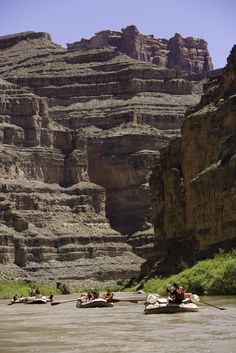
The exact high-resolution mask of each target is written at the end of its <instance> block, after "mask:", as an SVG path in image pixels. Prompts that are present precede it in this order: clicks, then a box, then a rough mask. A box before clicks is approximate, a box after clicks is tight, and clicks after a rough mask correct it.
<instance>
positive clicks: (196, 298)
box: [190, 294, 226, 310]
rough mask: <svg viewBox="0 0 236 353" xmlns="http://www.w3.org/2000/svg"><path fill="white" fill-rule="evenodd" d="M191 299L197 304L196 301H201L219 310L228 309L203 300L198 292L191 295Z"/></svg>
mask: <svg viewBox="0 0 236 353" xmlns="http://www.w3.org/2000/svg"><path fill="white" fill-rule="evenodd" d="M190 300H191V301H192V302H193V303H194V302H195V304H196V302H200V303H203V304H206V305H209V306H212V307H213V308H216V309H219V310H226V308H220V307H219V306H216V305H213V304H210V303H207V302H205V301H203V300H201V299H200V298H199V296H198V295H197V294H192V296H191V297H190Z"/></svg>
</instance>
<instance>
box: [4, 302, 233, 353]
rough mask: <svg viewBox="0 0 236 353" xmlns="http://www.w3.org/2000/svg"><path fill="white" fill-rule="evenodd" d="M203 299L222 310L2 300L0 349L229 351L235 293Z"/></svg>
mask: <svg viewBox="0 0 236 353" xmlns="http://www.w3.org/2000/svg"><path fill="white" fill-rule="evenodd" d="M67 298H69V296H68V297H67ZM204 300H205V301H208V302H210V303H212V304H215V305H220V306H225V307H226V308H227V310H225V311H221V310H218V309H215V308H212V307H209V306H200V310H199V312H198V313H179V314H162V315H144V314H143V304H132V303H127V304H124V303H122V304H121V303H117V304H115V306H114V308H91V309H77V308H75V303H65V304H61V305H58V306H50V304H46V305H24V304H15V305H12V306H7V305H6V304H7V301H3V300H2V301H0V308H1V318H0V352H1V353H20V352H22V353H23V352H24V353H25V352H27V353H28V352H34V353H72V352H79V353H80V352H81V353H91V352H94V353H108V352H109V353H124V352H136V353H146V352H147V353H152V352H155V353H157V352H161V353H172V352H173V353H178V352H181V353H182V352H183V351H185V352H190V351H191V352H193V353H223V352H224V353H234V352H235V346H236V325H235V324H236V322H235V321H236V297H220V298H214V299H213V298H204Z"/></svg>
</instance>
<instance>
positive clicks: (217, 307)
mask: <svg viewBox="0 0 236 353" xmlns="http://www.w3.org/2000/svg"><path fill="white" fill-rule="evenodd" d="M200 302H201V303H203V304H206V305H209V306H212V307H213V308H216V309H219V310H226V308H220V307H219V306H216V305H213V304H210V303H207V302H204V301H203V300H200Z"/></svg>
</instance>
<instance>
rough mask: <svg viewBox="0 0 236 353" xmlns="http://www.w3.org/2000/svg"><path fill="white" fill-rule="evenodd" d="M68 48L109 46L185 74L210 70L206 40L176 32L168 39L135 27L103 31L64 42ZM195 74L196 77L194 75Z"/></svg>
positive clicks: (201, 73) (201, 76)
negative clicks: (77, 40) (145, 33)
mask: <svg viewBox="0 0 236 353" xmlns="http://www.w3.org/2000/svg"><path fill="white" fill-rule="evenodd" d="M67 46H68V49H70V50H74V49H91V48H99V47H103V46H112V47H115V48H117V49H118V50H119V51H121V52H122V53H125V54H127V55H128V56H130V57H131V58H134V59H137V60H139V61H147V62H152V63H154V64H156V65H157V66H158V67H162V68H171V69H173V68H174V69H177V70H180V71H181V72H183V73H184V74H185V75H187V76H189V75H190V76H193V75H195V78H196V77H199V78H203V77H204V75H205V74H206V73H207V72H208V71H211V70H213V65H212V61H211V57H210V55H209V52H208V49H207V43H206V41H205V40H203V39H195V38H193V37H187V38H183V37H182V36H181V35H180V34H179V33H176V34H175V36H174V37H173V38H171V39H169V40H167V39H162V38H156V37H154V35H143V34H141V33H140V32H139V31H138V29H137V27H135V26H133V25H132V26H128V27H126V28H124V29H122V30H121V32H117V31H110V30H107V31H102V32H98V33H96V34H95V36H94V37H92V38H90V39H82V40H81V41H79V42H75V43H71V44H67ZM197 75H198V76H197Z"/></svg>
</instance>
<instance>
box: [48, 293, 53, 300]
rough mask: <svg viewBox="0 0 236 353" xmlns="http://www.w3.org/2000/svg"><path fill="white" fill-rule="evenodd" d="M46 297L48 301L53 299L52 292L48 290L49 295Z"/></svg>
mask: <svg viewBox="0 0 236 353" xmlns="http://www.w3.org/2000/svg"><path fill="white" fill-rule="evenodd" d="M48 299H49V301H50V302H52V301H53V294H52V292H50V295H49V297H48Z"/></svg>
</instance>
